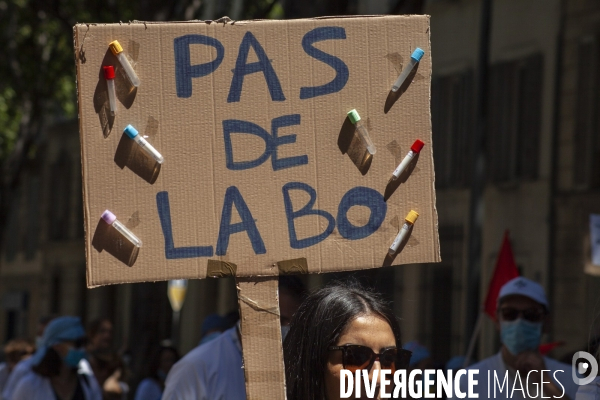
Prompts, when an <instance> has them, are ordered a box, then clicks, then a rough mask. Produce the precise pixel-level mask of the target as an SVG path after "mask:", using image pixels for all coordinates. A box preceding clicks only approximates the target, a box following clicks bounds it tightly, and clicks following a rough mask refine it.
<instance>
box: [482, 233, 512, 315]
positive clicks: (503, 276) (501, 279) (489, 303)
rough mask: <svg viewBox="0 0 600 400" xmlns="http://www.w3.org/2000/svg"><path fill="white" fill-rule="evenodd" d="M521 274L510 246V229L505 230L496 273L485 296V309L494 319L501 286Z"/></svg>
mask: <svg viewBox="0 0 600 400" xmlns="http://www.w3.org/2000/svg"><path fill="white" fill-rule="evenodd" d="M518 276H519V271H518V270H517V264H516V263H515V257H514V256H513V252H512V247H511V246H510V239H509V238H508V231H506V232H504V239H503V241H502V248H501V249H500V253H498V260H496V268H495V269H494V275H493V276H492V280H491V281H490V286H489V287H488V292H487V297H486V298H485V304H484V311H485V313H486V314H487V315H489V316H490V318H492V319H493V320H495V319H496V302H497V301H498V294H499V293H500V288H502V286H503V285H504V284H505V283H506V282H508V281H510V280H511V279H513V278H516V277H518Z"/></svg>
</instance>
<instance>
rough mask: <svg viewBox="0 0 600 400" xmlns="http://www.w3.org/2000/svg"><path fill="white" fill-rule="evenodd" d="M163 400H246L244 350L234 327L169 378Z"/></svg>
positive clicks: (173, 370)
mask: <svg viewBox="0 0 600 400" xmlns="http://www.w3.org/2000/svg"><path fill="white" fill-rule="evenodd" d="M165 386H166V387H165V392H164V394H163V400H190V399H194V400H246V385H245V379H244V370H243V368H242V347H241V345H240V341H239V339H238V336H237V332H236V327H233V328H231V329H229V330H227V331H225V332H223V334H222V335H221V336H219V337H218V338H216V339H214V340H212V341H210V342H208V343H205V344H203V345H201V346H198V347H196V348H195V349H194V350H192V351H191V352H189V353H188V354H187V355H186V356H185V357H183V358H182V359H181V360H179V362H177V363H176V364H175V365H174V366H173V368H171V371H170V372H169V376H167V381H166V384H165Z"/></svg>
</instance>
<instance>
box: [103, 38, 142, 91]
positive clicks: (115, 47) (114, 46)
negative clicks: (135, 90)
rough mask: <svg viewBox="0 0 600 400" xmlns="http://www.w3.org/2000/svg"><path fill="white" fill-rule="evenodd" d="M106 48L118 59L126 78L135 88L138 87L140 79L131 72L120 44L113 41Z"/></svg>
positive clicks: (131, 69)
mask: <svg viewBox="0 0 600 400" xmlns="http://www.w3.org/2000/svg"><path fill="white" fill-rule="evenodd" d="M108 47H110V51H112V53H113V54H114V55H115V56H116V57H117V58H118V59H119V62H120V63H121V66H122V67H123V69H124V70H125V73H126V74H127V77H128V78H129V81H130V82H131V84H132V85H133V86H135V87H138V86H140V78H138V76H137V74H136V73H135V71H134V70H133V67H132V66H131V64H130V63H129V60H128V59H127V56H126V55H125V53H124V52H123V47H121V44H120V43H119V41H118V40H114V41H112V42H110V43H109V44H108Z"/></svg>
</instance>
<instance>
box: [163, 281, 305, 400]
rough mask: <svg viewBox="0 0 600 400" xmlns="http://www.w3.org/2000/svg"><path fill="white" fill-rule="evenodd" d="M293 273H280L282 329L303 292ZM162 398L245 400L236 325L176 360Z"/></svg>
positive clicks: (285, 327)
mask: <svg viewBox="0 0 600 400" xmlns="http://www.w3.org/2000/svg"><path fill="white" fill-rule="evenodd" d="M304 292H305V289H304V285H303V284H302V283H301V281H300V280H299V279H298V278H297V277H295V276H281V277H279V311H280V315H281V328H282V333H284V334H285V332H287V331H288V330H289V323H290V321H291V319H292V315H293V314H294V313H295V312H296V310H297V309H298V307H299V306H300V304H301V303H302V298H303V296H304ZM162 399H163V400H191V399H193V400H246V383H245V379H244V370H243V369H242V346H241V342H240V335H239V328H238V325H236V326H234V327H233V328H231V329H229V330H226V331H225V332H223V333H222V334H221V335H220V336H218V337H217V338H215V339H213V340H211V341H210V342H208V343H205V344H202V345H200V346H198V347H196V348H195V349H194V350H192V351H191V352H189V353H188V354H187V355H186V356H185V357H183V358H182V359H181V360H180V361H179V362H178V363H176V364H175V365H174V366H173V368H171V372H169V375H168V376H167V381H166V384H165V391H164V393H163V397H162Z"/></svg>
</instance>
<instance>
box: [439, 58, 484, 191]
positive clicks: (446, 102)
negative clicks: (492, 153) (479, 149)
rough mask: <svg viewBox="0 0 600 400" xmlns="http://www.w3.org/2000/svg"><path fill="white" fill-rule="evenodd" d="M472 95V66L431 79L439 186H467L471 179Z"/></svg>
mask: <svg viewBox="0 0 600 400" xmlns="http://www.w3.org/2000/svg"><path fill="white" fill-rule="evenodd" d="M473 95H474V91H473V72H472V71H470V70H469V71H464V72H460V73H457V74H454V75H449V76H444V77H439V78H436V79H434V80H433V82H432V86H431V117H432V118H431V119H432V130H433V153H434V156H435V175H436V177H435V181H436V186H437V187H438V188H447V187H466V186H468V185H469V183H470V180H471V169H472V165H471V164H472V161H471V160H472V146H471V144H472V142H473V140H472V137H473V129H474V121H475V119H474V113H473V111H474V109H473Z"/></svg>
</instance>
